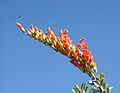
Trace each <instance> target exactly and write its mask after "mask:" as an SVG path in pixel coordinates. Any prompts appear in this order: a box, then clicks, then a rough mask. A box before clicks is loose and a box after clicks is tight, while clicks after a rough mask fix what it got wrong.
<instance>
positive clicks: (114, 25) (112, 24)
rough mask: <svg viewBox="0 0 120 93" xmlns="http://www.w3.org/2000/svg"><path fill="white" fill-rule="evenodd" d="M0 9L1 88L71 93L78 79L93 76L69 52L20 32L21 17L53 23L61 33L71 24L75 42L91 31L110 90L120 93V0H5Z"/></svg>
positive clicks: (0, 91)
mask: <svg viewBox="0 0 120 93" xmlns="http://www.w3.org/2000/svg"><path fill="white" fill-rule="evenodd" d="M0 11H1V13H0V33H1V36H0V42H1V44H0V93H71V92H72V91H71V89H72V87H73V86H74V83H77V84H80V83H82V82H87V81H88V80H89V79H90V78H89V77H88V76H87V75H85V74H83V73H82V72H81V71H80V70H78V69H76V68H75V67H74V66H73V65H71V64H70V63H69V59H68V58H66V57H64V56H62V55H61V54H59V53H56V52H55V51H53V50H52V49H50V48H48V47H47V46H44V45H43V44H40V43H38V42H37V41H35V40H33V39H31V38H29V37H28V36H26V35H24V34H23V33H21V32H20V30H19V29H18V27H17V26H16V25H15V23H16V21H19V22H21V23H22V24H23V25H24V26H25V27H27V28H29V27H30V25H31V24H33V25H36V26H38V27H39V28H41V29H42V30H43V31H44V32H47V27H48V26H50V27H51V29H52V30H53V31H54V32H55V34H56V35H57V36H58V33H59V30H60V29H61V28H62V29H65V28H67V29H68V30H69V37H70V38H71V39H72V40H73V43H74V44H76V43H77V42H78V41H79V39H80V37H82V36H83V35H87V38H86V40H85V42H87V44H88V46H89V50H90V51H92V53H93V55H94V58H95V61H96V64H97V66H98V73H100V72H104V73H105V78H106V81H107V82H108V83H110V85H112V86H113V87H114V89H113V90H112V92H111V93H119V91H120V90H119V89H120V80H119V78H120V70H119V68H120V67H119V66H120V61H119V58H120V54H119V52H120V41H119V40H120V1H119V0H0ZM19 15H20V16H21V17H20V18H18V16H19Z"/></svg>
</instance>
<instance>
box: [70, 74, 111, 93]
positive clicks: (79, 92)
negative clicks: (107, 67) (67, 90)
mask: <svg viewBox="0 0 120 93" xmlns="http://www.w3.org/2000/svg"><path fill="white" fill-rule="evenodd" d="M88 84H89V85H91V86H92V88H89V89H88V85H86V84H85V83H83V84H81V85H80V86H78V85H77V84H75V86H74V88H73V89H72V93H110V91H111V89H112V87H109V84H108V83H106V82H105V79H104V73H100V75H99V76H98V77H97V78H95V79H93V80H91V81H89V82H88Z"/></svg>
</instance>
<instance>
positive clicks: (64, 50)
mask: <svg viewBox="0 0 120 93" xmlns="http://www.w3.org/2000/svg"><path fill="white" fill-rule="evenodd" d="M16 25H17V26H18V27H19V28H20V30H21V31H22V32H24V33H26V34H27V35H28V36H30V37H31V38H33V39H35V40H38V41H39V42H41V43H43V44H45V45H47V46H49V47H51V48H52V49H54V50H56V51H57V52H60V53H61V54H62V55H64V56H66V57H68V58H70V63H72V64H73V65H74V66H75V67H77V68H79V69H80V70H81V71H82V72H84V73H87V74H88V75H91V73H92V72H93V70H95V71H96V70H97V67H96V64H95V61H94V59H93V55H92V54H91V52H90V51H89V50H88V46H87V44H86V43H85V42H83V41H84V39H85V38H81V39H80V40H79V42H78V44H77V45H76V46H75V45H74V44H73V43H72V40H71V39H70V38H69V36H68V30H66V29H65V30H64V31H62V30H60V33H59V37H56V35H55V34H54V32H53V31H52V30H51V28H50V27H48V29H47V30H48V32H47V33H44V32H43V31H42V30H41V29H38V28H37V27H36V26H33V25H31V28H30V29H24V27H23V26H22V25H21V24H20V23H19V22H16Z"/></svg>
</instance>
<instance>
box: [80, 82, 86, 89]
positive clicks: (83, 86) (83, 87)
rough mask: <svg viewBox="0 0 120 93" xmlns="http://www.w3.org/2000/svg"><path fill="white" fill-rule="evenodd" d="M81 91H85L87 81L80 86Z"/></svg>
mask: <svg viewBox="0 0 120 93" xmlns="http://www.w3.org/2000/svg"><path fill="white" fill-rule="evenodd" d="M80 89H81V91H83V90H84V89H85V83H83V84H82V85H81V87H80Z"/></svg>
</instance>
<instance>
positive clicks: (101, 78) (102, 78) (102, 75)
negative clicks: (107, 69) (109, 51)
mask: <svg viewBox="0 0 120 93" xmlns="http://www.w3.org/2000/svg"><path fill="white" fill-rule="evenodd" d="M103 80H104V73H100V75H99V81H100V82H102V81H103Z"/></svg>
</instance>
